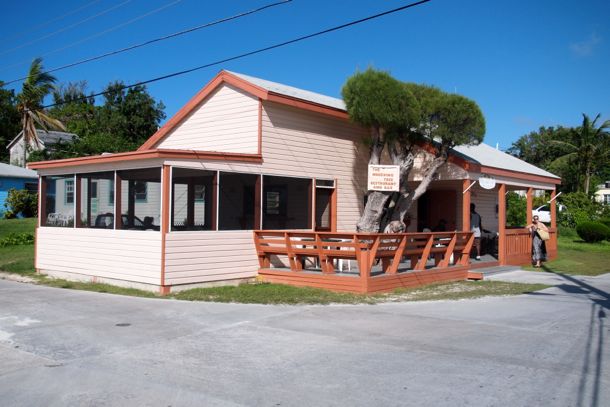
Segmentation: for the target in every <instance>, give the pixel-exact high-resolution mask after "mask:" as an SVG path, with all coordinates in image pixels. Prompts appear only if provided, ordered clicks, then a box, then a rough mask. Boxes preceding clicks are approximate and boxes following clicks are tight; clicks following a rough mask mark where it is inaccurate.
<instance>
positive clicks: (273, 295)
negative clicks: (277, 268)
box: [172, 283, 377, 304]
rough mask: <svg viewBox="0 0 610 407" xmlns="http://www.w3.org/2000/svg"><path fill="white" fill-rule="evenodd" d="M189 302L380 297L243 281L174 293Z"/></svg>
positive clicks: (297, 301)
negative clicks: (232, 284)
mask: <svg viewBox="0 0 610 407" xmlns="http://www.w3.org/2000/svg"><path fill="white" fill-rule="evenodd" d="M172 297H173V298H176V299H178V300H186V301H213V302H239V303H243V304H331V303H339V304H363V303H364V304H372V303H375V302H376V298H377V296H372V295H362V294H349V293H335V292H331V291H326V290H321V289H318V288H309V287H292V286H288V285H281V284H267V283H256V284H240V285H238V286H224V287H209V288H193V289H191V290H185V291H181V292H178V293H176V294H173V295H172Z"/></svg>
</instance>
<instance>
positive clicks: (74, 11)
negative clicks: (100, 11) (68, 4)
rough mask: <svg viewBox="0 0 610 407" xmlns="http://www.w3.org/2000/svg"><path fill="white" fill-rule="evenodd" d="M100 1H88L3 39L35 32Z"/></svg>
mask: <svg viewBox="0 0 610 407" xmlns="http://www.w3.org/2000/svg"><path fill="white" fill-rule="evenodd" d="M99 2H100V0H93V1H92V2H89V3H87V4H84V5H82V6H80V7H77V8H75V9H74V10H72V11H69V12H67V13H66V14H62V15H60V16H57V17H55V18H52V19H50V20H48V21H45V22H44V23H40V24H38V25H36V26H34V27H30V28H29V29H27V30H23V31H19V32H16V33H14V34H13V35H9V36H7V37H2V40H8V39H11V38H16V37H17V38H18V37H21V36H22V35H23V34H27V33H30V32H34V31H36V30H38V29H40V28H42V27H46V26H47V25H49V24H51V23H54V22H56V21H60V20H63V19H64V18H66V17H68V16H71V15H72V14H76V13H78V12H79V11H82V10H84V9H86V8H88V7H90V6H92V5H94V4H95V3H99Z"/></svg>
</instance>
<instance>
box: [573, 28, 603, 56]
mask: <svg viewBox="0 0 610 407" xmlns="http://www.w3.org/2000/svg"><path fill="white" fill-rule="evenodd" d="M601 41H602V39H601V37H600V36H599V35H597V34H595V33H593V34H591V35H590V36H589V38H588V39H586V40H584V41H579V42H572V43H570V50H571V51H572V53H573V54H574V55H576V56H578V57H586V56H589V55H591V54H593V51H594V49H595V48H596V47H597V45H598V44H599V43H600V42H601Z"/></svg>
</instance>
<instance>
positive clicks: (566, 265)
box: [524, 233, 610, 276]
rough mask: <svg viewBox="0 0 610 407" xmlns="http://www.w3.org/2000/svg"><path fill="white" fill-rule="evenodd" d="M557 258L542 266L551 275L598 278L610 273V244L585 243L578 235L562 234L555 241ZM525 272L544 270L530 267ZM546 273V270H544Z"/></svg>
mask: <svg viewBox="0 0 610 407" xmlns="http://www.w3.org/2000/svg"><path fill="white" fill-rule="evenodd" d="M557 248H558V253H557V258H556V259H555V260H553V261H549V262H547V263H545V264H544V266H545V269H547V270H548V271H550V272H553V273H561V274H572V275H580V276H598V275H601V274H606V273H610V262H609V261H608V256H609V255H610V242H608V241H604V242H599V243H586V242H584V241H582V240H581V239H580V238H579V237H578V235H576V234H575V233H574V234H570V233H563V234H561V235H560V236H559V239H558V241H557ZM524 268H525V269H526V270H544V269H537V268H533V267H531V266H528V267H524ZM545 271H546V270H545Z"/></svg>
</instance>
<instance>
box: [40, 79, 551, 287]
mask: <svg viewBox="0 0 610 407" xmlns="http://www.w3.org/2000/svg"><path fill="white" fill-rule="evenodd" d="M366 135H367V130H366V129H364V128H361V127H359V126H357V125H355V124H353V123H350V121H349V118H348V115H347V113H346V111H345V108H344V105H343V102H342V101H341V100H339V99H335V98H332V97H328V96H324V95H319V94H316V93H313V92H308V91H305V90H301V89H296V88H292V87H289V86H285V85H281V84H277V83H274V82H269V81H266V80H262V79H258V78H252V77H249V76H246V75H241V74H237V73H231V72H227V71H221V72H220V73H219V74H218V75H217V76H216V77H215V78H214V79H213V80H212V81H211V82H210V83H208V84H207V85H206V86H205V87H204V88H203V89H202V90H201V91H199V93H197V94H196V95H195V96H194V97H193V98H192V99H191V100H190V101H189V102H188V103H187V104H186V105H185V106H184V107H183V108H182V109H181V110H180V111H179V112H178V113H177V114H176V115H175V116H174V117H172V118H171V119H170V120H169V121H168V122H167V123H166V124H165V125H164V126H163V127H162V128H161V129H159V131H157V133H155V134H154V135H153V136H152V137H151V138H150V139H149V140H148V141H146V142H145V143H144V144H143V145H142V146H141V147H140V148H139V149H138V150H137V151H134V152H128V153H117V154H107V155H102V156H95V157H82V158H74V159H66V160H57V161H46V162H38V163H32V164H30V168H33V169H36V170H37V171H38V172H39V174H40V177H41V182H40V197H41V199H40V211H39V213H40V224H39V227H38V229H37V233H36V235H37V239H36V241H37V244H36V265H35V266H36V269H37V270H38V271H39V272H41V273H44V274H49V275H52V276H57V277H62V278H68V279H80V280H87V281H90V280H94V281H104V282H109V283H112V284H119V285H127V286H132V287H138V288H143V289H148V290H159V291H160V292H162V293H167V292H169V291H170V290H178V289H183V288H190V287H192V286H194V285H202V284H203V285H206V284H214V283H220V282H222V283H227V282H238V281H243V280H247V279H252V278H254V277H256V276H257V275H259V274H260V275H262V276H265V271H264V269H265V267H263V265H264V262H263V261H262V260H261V252H260V250H257V246H255V241H254V240H253V231H254V230H276V231H277V230H285V231H299V232H311V233H313V232H324V233H333V232H335V233H343V234H344V235H345V234H346V233H347V232H352V233H353V230H354V229H355V225H356V222H357V220H358V218H359V217H360V214H361V212H362V209H363V203H364V197H365V195H366V192H367V161H368V148H367V147H366V146H365V145H364V144H363V143H362V140H363V139H364V138H365V137H366ZM419 157H420V163H421V162H423V161H425V160H426V159H427V158H429V154H428V153H427V152H426V151H425V149H422V151H421V154H420V156H419ZM481 177H484V178H493V180H494V181H495V182H494V186H493V187H492V188H491V189H485V188H482V187H481V186H480V183H479V182H477V183H474V184H473V182H474V181H478V180H479V178H481ZM411 181H412V182H413V183H414V184H416V183H417V182H418V181H419V179H418V175H417V171H414V175H413V178H412V179H411ZM559 183H560V179H559V178H558V177H556V176H554V175H553V174H550V173H548V172H546V171H544V170H542V169H539V168H537V167H534V166H532V165H530V164H527V163H525V162H523V161H520V160H518V159H517V158H514V157H511V156H509V155H506V154H504V153H502V152H500V151H498V150H496V149H494V148H492V147H490V146H487V145H484V144H482V145H479V146H473V147H459V148H456V149H455V151H454V152H453V154H452V157H451V158H450V160H449V162H448V163H447V164H446V165H445V166H444V167H443V169H442V170H441V172H440V174H439V177H438V179H437V180H435V181H434V182H433V184H432V186H431V188H430V191H429V192H428V193H427V194H426V195H424V197H422V198H421V199H420V201H419V203H418V205H414V207H413V208H412V210H411V224H410V226H409V232H418V231H421V229H422V227H423V226H424V225H426V226H434V225H435V224H436V223H437V222H438V221H440V219H441V218H442V219H443V220H445V221H446V223H447V225H448V230H451V231H454V230H457V231H462V230H463V231H466V232H467V229H468V227H467V226H468V225H469V216H470V215H469V211H468V208H469V206H470V205H469V204H470V202H473V203H476V204H477V211H478V212H479V213H480V214H481V216H482V218H483V225H484V227H485V228H486V229H489V230H490V231H492V232H493V235H494V236H491V237H490V240H491V241H492V242H493V241H495V249H494V248H492V249H490V250H489V255H488V256H487V257H486V260H487V262H486V263H485V264H486V265H498V264H521V263H525V262H527V261H528V258H529V235H527V233H524V230H522V229H519V230H516V229H515V230H510V229H507V228H506V227H505V200H504V195H505V193H506V192H507V191H509V190H526V191H527V195H528V196H529V197H530V199H529V200H528V202H529V203H530V208H529V209H530V210H528V214H531V195H532V192H533V190H535V189H541V190H550V191H552V193H554V190H555V186H556V185H557V184H559ZM441 197H442V199H441ZM552 208H553V220H552V224H551V225H550V226H551V232H552V233H551V235H552V239H551V241H550V242H549V243H548V247H549V251H550V254H551V256H552V255H554V253H555V251H556V241H555V238H556V235H555V230H556V229H555V215H554V204H553V205H552ZM118 214H120V215H121V216H118ZM460 236H461V235H460ZM464 236H465V238H466V237H468V236H466V235H464ZM495 236H497V238H496V237H495ZM441 237H442V236H441ZM301 239H302V240H303V241H307V238H303V237H301ZM445 246H447V245H445ZM457 247H458V246H456V247H451V250H454V249H455V250H457ZM259 249H260V247H259ZM447 250H448V251H447V259H446V260H447V261H446V262H444V260H445V259H441V260H439V262H440V264H441V266H449V257H448V256H449V249H447ZM346 253H347V251H346ZM453 254H454V253H453V252H452V253H451V257H452V258H453ZM348 257H349V256H348ZM426 259H427V257H426ZM276 260H277V259H276ZM347 260H349V259H346V261H347ZM278 261H280V260H278ZM358 261H360V260H357V263H358ZM334 264H335V263H334ZM358 264H361V263H358ZM362 264H363V263H362ZM278 265H279V266H281V264H279V263H278ZM284 265H285V264H284ZM437 265H438V264H437ZM461 265H462V266H463V267H461V270H462V271H464V272H467V271H468V270H469V269H471V268H474V267H476V266H480V264H476V265H475V264H468V263H467V262H466V263H464V264H461ZM287 267H288V266H287ZM300 268H301V266H299V269H300ZM350 268H351V267H350ZM354 269H357V267H356V266H354ZM455 270H457V268H455V269H454V271H455ZM327 271H330V273H331V274H332V270H327ZM280 272H283V271H282V270H281V268H278V269H277V270H276V271H275V273H276V274H274V277H269V278H268V279H269V280H273V281H279V282H287V283H297V284H300V285H307V284H304V283H303V282H302V281H301V282H297V281H296V280H295V281H292V282H291V281H290V278H292V276H295V275H299V273H301V274H303V273H304V271H301V270H297V272H296V274H295V270H286V273H287V275H288V277H290V278H288V277H287V279H284V280H282V278H279V277H277V275H278V274H277V273H280ZM271 274H272V273H271ZM271 274H269V276H271ZM309 274H312V273H309ZM324 274H328V273H324ZM338 274H340V273H338ZM405 275H406V274H405ZM463 276H466V274H463ZM332 277H333V278H338V277H337V276H332ZM453 279H455V276H453ZM403 280H404V279H403ZM330 288H335V289H340V288H337V287H330Z"/></svg>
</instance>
